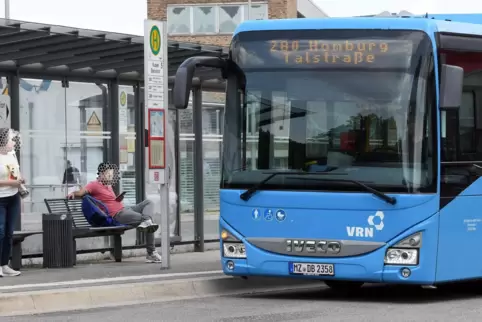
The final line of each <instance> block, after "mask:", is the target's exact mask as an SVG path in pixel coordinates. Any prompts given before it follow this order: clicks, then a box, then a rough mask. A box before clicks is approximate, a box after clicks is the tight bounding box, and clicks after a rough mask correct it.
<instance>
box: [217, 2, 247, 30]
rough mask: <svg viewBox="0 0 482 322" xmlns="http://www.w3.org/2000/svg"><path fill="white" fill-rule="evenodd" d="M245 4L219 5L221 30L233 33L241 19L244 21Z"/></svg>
mask: <svg viewBox="0 0 482 322" xmlns="http://www.w3.org/2000/svg"><path fill="white" fill-rule="evenodd" d="M242 8H243V6H239V5H229V6H219V32H220V33H223V34H224V33H233V32H234V30H235V29H236V27H237V26H238V25H239V23H240V22H241V21H243V12H242V11H243V9H242Z"/></svg>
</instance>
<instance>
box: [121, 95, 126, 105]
mask: <svg viewBox="0 0 482 322" xmlns="http://www.w3.org/2000/svg"><path fill="white" fill-rule="evenodd" d="M120 103H121V106H125V105H126V103H127V94H126V92H121V94H120Z"/></svg>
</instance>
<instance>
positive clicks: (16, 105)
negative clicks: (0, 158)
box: [8, 75, 32, 256]
mask: <svg viewBox="0 0 482 322" xmlns="http://www.w3.org/2000/svg"><path fill="white" fill-rule="evenodd" d="M8 83H9V84H8V91H9V94H10V122H11V123H10V124H11V125H10V127H11V128H12V129H14V130H15V131H20V77H19V76H18V75H11V76H10V77H9V82H8ZM17 159H18V161H19V163H21V157H20V151H17ZM21 166H22V164H20V167H21ZM20 169H21V168H20ZM28 184H32V182H29V183H28ZM21 228H22V216H18V220H17V222H16V223H15V230H22V229H21ZM20 256H21V255H20Z"/></svg>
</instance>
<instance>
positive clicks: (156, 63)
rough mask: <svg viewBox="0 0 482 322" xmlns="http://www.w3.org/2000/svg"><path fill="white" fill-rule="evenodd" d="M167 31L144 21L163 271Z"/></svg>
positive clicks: (151, 164)
mask: <svg viewBox="0 0 482 322" xmlns="http://www.w3.org/2000/svg"><path fill="white" fill-rule="evenodd" d="M168 90H169V89H168V65H167V29H166V22H165V21H156V20H145V21H144V93H145V100H144V102H145V104H144V105H145V110H146V113H145V114H146V118H145V123H146V124H147V133H148V134H147V138H146V140H147V151H146V152H147V153H146V155H147V163H148V169H149V170H148V171H149V174H148V181H149V183H151V184H158V185H159V192H160V194H161V222H160V226H161V255H162V263H161V269H167V268H169V267H170V252H169V249H170V244H171V241H170V239H171V238H170V237H171V235H170V231H169V176H170V175H171V174H170V171H169V169H170V166H169V165H167V164H166V142H168V141H167V138H166V131H165V128H166V119H167V113H168V104H169V102H168Z"/></svg>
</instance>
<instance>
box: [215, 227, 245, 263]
mask: <svg viewBox="0 0 482 322" xmlns="http://www.w3.org/2000/svg"><path fill="white" fill-rule="evenodd" d="M221 240H222V241H223V257H227V258H246V247H245V246H244V244H243V242H242V241H240V240H239V239H238V238H236V237H235V236H233V235H232V234H230V233H229V232H228V231H227V230H225V229H223V230H222V231H221Z"/></svg>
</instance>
